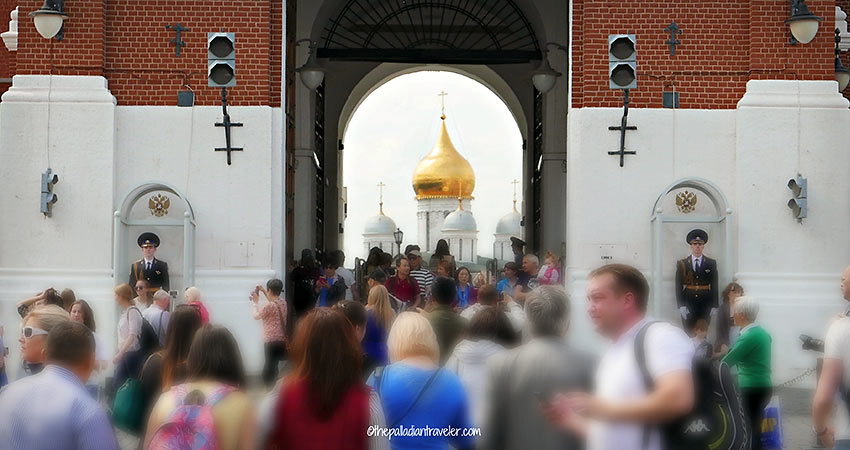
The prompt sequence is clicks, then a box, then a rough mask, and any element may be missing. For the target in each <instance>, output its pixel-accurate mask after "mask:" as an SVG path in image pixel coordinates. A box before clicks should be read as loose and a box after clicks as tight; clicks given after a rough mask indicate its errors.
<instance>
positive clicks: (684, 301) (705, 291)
mask: <svg viewBox="0 0 850 450" xmlns="http://www.w3.org/2000/svg"><path fill="white" fill-rule="evenodd" d="M717 294H718V289H717V261H715V260H713V259H711V258H709V257H707V256H705V255H703V256H702V264H701V265H700V267H699V271H697V272H694V263H693V259H692V256H688V257H687V258H685V259H680V260H679V261H677V262H676V303H677V306H678V307H680V308H681V307H682V306H687V307H688V311H690V313H689V314H688V318H687V319H683V320H682V325H683V326H684V327H685V330H686V331H690V330H691V328H692V327H693V325H694V324H695V323H696V321H697V320H699V319H705V321H706V322H709V321H710V320H711V309H712V308H717V306H718V302H717Z"/></svg>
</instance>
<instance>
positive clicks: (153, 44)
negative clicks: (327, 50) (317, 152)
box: [16, 0, 282, 106]
mask: <svg viewBox="0 0 850 450" xmlns="http://www.w3.org/2000/svg"><path fill="white" fill-rule="evenodd" d="M42 3H43V0H21V1H20V6H21V8H20V17H21V19H20V26H19V29H20V44H19V49H18V55H17V72H16V73H17V74H46V73H53V74H56V75H103V76H105V77H106V78H107V79H108V80H109V88H110V90H111V91H112V93H113V94H114V95H115V97H116V98H117V99H118V103H119V104H121V105H176V104H177V92H178V91H179V90H180V89H185V88H186V87H188V88H191V89H192V90H193V91H194V92H195V104H197V105H215V104H218V103H219V102H220V101H221V100H220V97H221V91H220V89H218V88H211V87H207V72H206V71H207V47H206V46H207V33H208V32H214V31H222V30H224V31H228V32H233V33H235V34H236V87H233V88H229V89H228V101H229V102H230V103H231V104H233V105H271V106H279V105H280V48H281V47H280V45H281V28H282V27H281V18H282V1H281V0H242V1H239V2H228V1H222V0H157V1H156V2H144V3H143V4H140V3H139V1H138V0H73V1H68V2H65V9H66V12H67V14H68V15H69V16H70V18H69V20H68V21H67V22H66V25H65V30H64V33H65V37H64V40H63V41H61V42H57V41H55V40H51V41H48V40H46V39H43V38H41V37H40V36H38V34H37V32H36V31H35V27H34V25H33V24H32V18H29V17H27V13H29V12H30V11H32V10H35V9H37V8H39V7H40V6H41V5H42ZM178 22H179V23H181V24H182V25H183V26H184V27H186V28H188V29H189V30H188V31H184V32H183V34H182V39H183V41H184V42H186V46H185V47H183V48H182V50H181V56H180V57H179V58H178V57H177V56H176V55H175V47H174V44H171V43H170V40H171V39H172V38H174V37H175V33H174V32H173V31H170V30H166V28H165V26H166V25H168V24H170V25H175V24H177V23H178Z"/></svg>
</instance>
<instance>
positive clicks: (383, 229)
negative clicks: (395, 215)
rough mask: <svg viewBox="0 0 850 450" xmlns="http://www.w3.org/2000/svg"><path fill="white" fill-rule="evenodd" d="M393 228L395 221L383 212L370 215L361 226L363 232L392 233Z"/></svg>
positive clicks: (394, 227) (394, 228)
mask: <svg viewBox="0 0 850 450" xmlns="http://www.w3.org/2000/svg"><path fill="white" fill-rule="evenodd" d="M395 230H396V225H395V221H393V219H390V218H389V217H387V216H386V215H384V213H380V214H378V215H376V216H372V217H370V218H369V219H368V220H366V224H365V225H364V226H363V234H393V232H394V231H395Z"/></svg>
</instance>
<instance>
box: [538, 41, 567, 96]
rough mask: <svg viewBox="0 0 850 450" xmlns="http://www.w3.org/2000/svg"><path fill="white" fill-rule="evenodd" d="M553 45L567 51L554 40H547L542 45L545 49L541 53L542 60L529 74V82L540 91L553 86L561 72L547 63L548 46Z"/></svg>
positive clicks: (550, 88) (547, 89)
mask: <svg viewBox="0 0 850 450" xmlns="http://www.w3.org/2000/svg"><path fill="white" fill-rule="evenodd" d="M550 46H554V47H555V48H557V49H560V50H563V51H564V52H567V51H568V49H567V47H566V46H564V45H561V44H557V43H555V42H547V43H546V45H544V46H543V48H544V49H545V53H544V54H543V60H542V61H540V67H538V68H537V70H535V71H534V72H533V73H532V75H531V82H532V83H533V84H534V87H535V88H536V89H537V90H538V91H540V92H542V93H544V94H545V93H547V92H549V91H551V90H552V88H553V87H555V82H556V81H557V80H558V77H560V76H561V72H558V71H557V70H555V69H553V68H552V66H550V65H549V47H550Z"/></svg>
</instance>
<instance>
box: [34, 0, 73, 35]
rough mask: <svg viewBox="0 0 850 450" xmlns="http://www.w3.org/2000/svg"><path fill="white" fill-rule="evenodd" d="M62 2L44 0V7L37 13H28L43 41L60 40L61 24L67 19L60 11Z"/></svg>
mask: <svg viewBox="0 0 850 450" xmlns="http://www.w3.org/2000/svg"><path fill="white" fill-rule="evenodd" d="M62 3H63V0H44V5H42V7H41V8H39V9H38V10H37V11H33V12H31V13H29V16H30V17H32V21H33V23H34V24H35V29H36V31H38V34H40V35H41V37H43V38H45V39H52V38H53V36H56V35H58V37H57V38H56V40H58V41H61V40H62V23H63V22H64V21H65V19H67V18H68V15H67V14H65V13H64V11H63V9H62V6H63V5H62Z"/></svg>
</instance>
